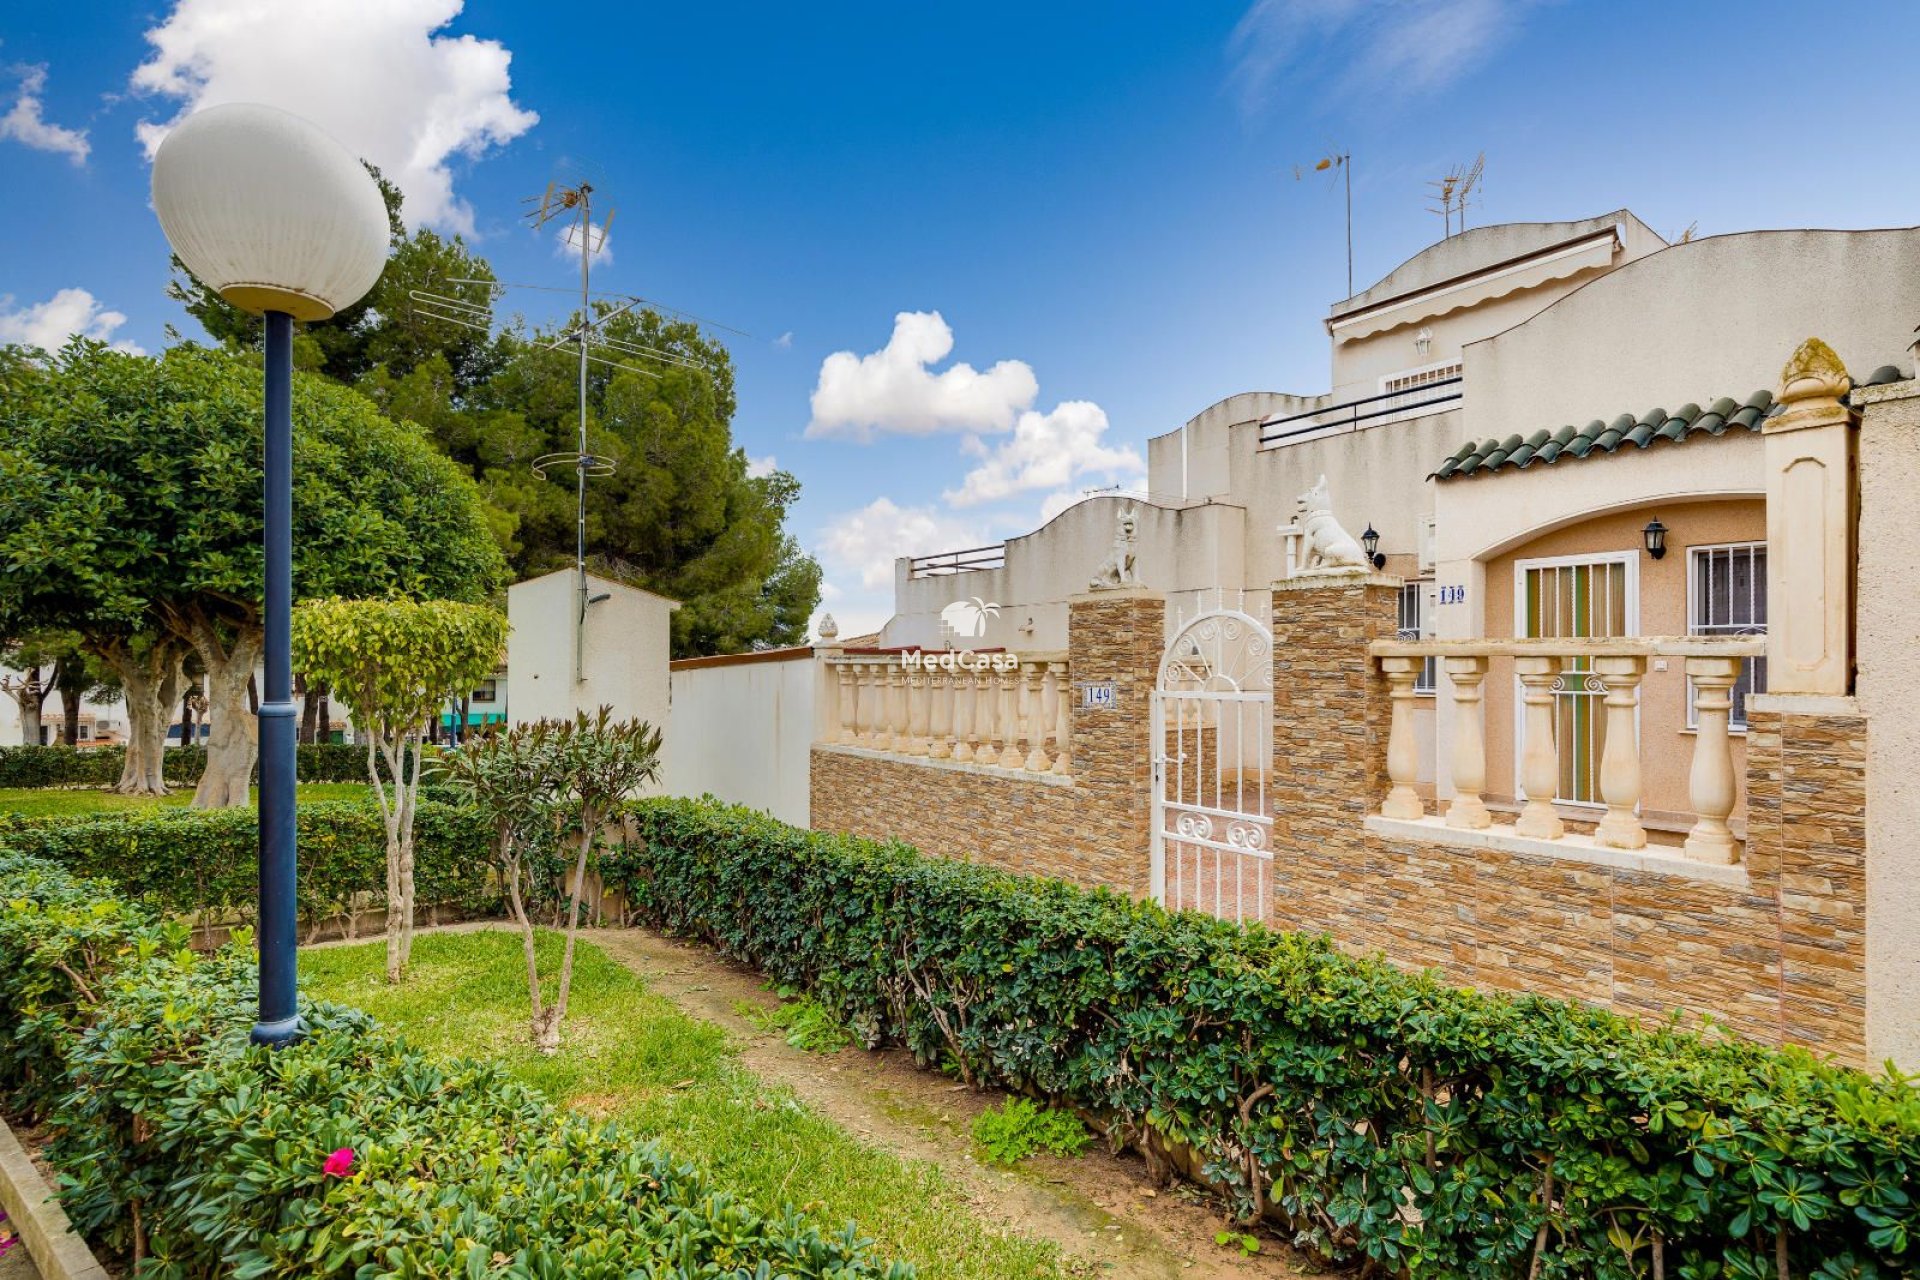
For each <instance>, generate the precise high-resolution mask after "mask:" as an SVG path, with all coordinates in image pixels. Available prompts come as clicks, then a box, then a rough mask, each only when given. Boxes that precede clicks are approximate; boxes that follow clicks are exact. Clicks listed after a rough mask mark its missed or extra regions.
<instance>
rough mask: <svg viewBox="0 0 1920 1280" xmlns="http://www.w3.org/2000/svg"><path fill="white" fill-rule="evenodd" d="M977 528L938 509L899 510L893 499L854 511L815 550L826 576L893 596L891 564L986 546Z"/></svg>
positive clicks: (829, 529) (836, 522) (825, 532)
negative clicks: (935, 553) (899, 558)
mask: <svg viewBox="0 0 1920 1280" xmlns="http://www.w3.org/2000/svg"><path fill="white" fill-rule="evenodd" d="M988 541H990V539H989V538H988V537H987V535H986V532H985V530H984V528H983V526H982V525H981V524H980V522H978V521H976V520H973V519H971V518H969V517H965V516H956V515H953V514H951V513H950V512H945V511H941V510H939V509H938V508H935V507H931V506H926V507H902V506H900V505H898V504H897V503H895V502H894V501H893V499H891V498H875V499H874V500H873V501H872V502H869V503H868V504H867V505H866V506H864V507H861V508H860V509H859V510H858V511H849V512H847V513H845V514H844V515H840V516H836V517H835V518H834V519H832V520H830V521H828V522H827V526H826V528H824V529H822V530H821V531H820V542H819V546H818V548H817V550H818V551H819V553H820V558H821V564H822V567H823V568H825V569H826V571H827V576H828V577H829V578H832V579H835V580H836V581H838V582H840V583H842V589H843V590H844V589H845V586H844V583H845V582H847V581H852V582H857V583H858V584H859V585H860V586H861V587H863V588H865V589H867V590H869V591H874V590H880V589H885V590H886V591H887V592H888V594H889V596H891V594H892V591H893V562H894V559H895V558H896V557H898V556H923V555H929V554H931V553H933V552H936V551H957V550H959V549H960V548H962V547H977V546H980V545H981V544H982V543H985V542H988Z"/></svg>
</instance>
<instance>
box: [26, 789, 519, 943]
mask: <svg viewBox="0 0 1920 1280" xmlns="http://www.w3.org/2000/svg"><path fill="white" fill-rule="evenodd" d="M296 821H297V824H298V825H297V829H298V832H299V847H300V881H299V891H300V913H301V917H302V919H304V920H306V921H307V922H309V923H313V922H317V921H319V920H322V919H326V918H329V917H333V916H338V915H340V914H341V913H343V912H344V911H346V910H347V908H348V904H349V903H350V902H351V901H352V900H353V896H354V895H355V894H371V895H373V898H372V900H373V901H376V902H377V901H383V900H384V898H385V893H386V885H387V871H386V867H387V862H386V827H385V825H384V824H383V823H382V821H381V818H380V813H379V811H378V810H377V809H376V808H375V807H374V804H373V801H372V799H371V798H369V799H366V800H322V801H316V802H311V803H307V804H302V805H301V806H299V808H298V810H297V812H296ZM416 829H417V833H418V834H417V836H416V840H417V859H418V865H417V867H416V869H415V876H416V878H417V880H418V883H419V886H420V897H421V900H422V901H424V902H431V903H436V904H440V905H443V906H448V907H451V908H453V909H455V910H459V911H463V912H481V911H492V910H494V909H496V908H497V907H498V905H499V900H500V897H499V891H498V889H497V888H496V887H495V885H494V883H493V878H492V875H491V872H490V870H489V867H488V859H487V832H486V831H485V829H484V828H483V827H482V826H481V823H480V821H479V819H478V818H477V817H476V816H475V815H474V814H473V812H472V811H471V810H469V809H466V808H462V807H458V806H454V805H449V804H444V803H440V802H437V801H430V800H422V801H421V804H420V811H419V815H418V818H417V820H416ZM259 838H260V837H259V819H258V817H257V816H256V815H255V813H254V811H253V810H251V809H172V808H164V807H155V808H151V809H133V810H124V811H119V812H111V813H100V814H89V815H86V816H82V817H72V816H60V817H46V818H20V817H13V816H0V839H4V840H5V842H6V844H7V845H8V846H10V847H11V848H13V849H14V850H15V851H17V852H20V853H25V854H32V855H34V856H37V857H42V858H47V859H50V860H51V861H54V862H57V863H59V864H61V865H62V866H64V867H66V868H68V869H69V870H71V871H74V872H76V873H78V874H81V875H88V876H100V877H104V878H106V879H108V880H111V881H112V882H113V883H114V884H115V885H117V886H118V887H119V890H120V892H122V893H124V894H125V895H126V896H128V897H130V898H134V899H137V900H138V901H140V902H141V903H143V904H145V905H147V906H149V907H151V908H153V909H155V910H156V911H160V912H163V913H166V914H169V915H180V916H185V915H192V914H196V913H201V912H205V913H209V914H210V915H212V916H214V917H217V918H224V917H228V916H230V915H238V916H239V917H240V918H241V919H247V918H250V916H251V913H252V911H253V908H254V903H255V901H256V899H257V897H258V895H259V883H260V870H259V867H260V864H259Z"/></svg>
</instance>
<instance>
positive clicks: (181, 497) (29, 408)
mask: <svg viewBox="0 0 1920 1280" xmlns="http://www.w3.org/2000/svg"><path fill="white" fill-rule="evenodd" d="M261 397H262V390H261V374H260V370H259V369H258V368H257V367H256V364H255V362H254V361H253V360H251V359H249V358H248V357H246V356H242V355H235V354H229V353H222V352H214V351H208V350H205V349H203V348H198V347H192V346H182V347H176V348H174V349H173V350H171V351H168V352H167V353H166V354H165V355H163V356H160V357H158V358H148V357H143V356H133V355H127V354H125V353H122V352H116V351H110V350H108V349H107V348H106V347H105V346H103V345H102V344H100V343H97V342H89V341H86V340H83V339H76V340H75V341H74V342H72V343H70V344H69V345H68V346H67V347H66V348H65V349H63V350H62V351H61V352H60V354H59V355H58V356H57V357H55V358H54V360H53V361H52V363H51V366H50V368H49V369H48V370H47V372H46V376H45V377H44V378H43V379H41V381H40V384H39V387H38V390H37V391H36V392H34V393H32V394H28V395H24V396H18V397H11V398H9V399H8V400H7V401H6V403H4V404H0V635H6V634H20V633H21V632H22V631H25V630H29V629H51V628H64V629H69V630H73V631H77V632H79V633H80V634H81V635H82V636H83V638H85V639H86V641H87V643H88V644H89V646H90V648H91V649H92V651H94V652H97V653H99V654H100V656H101V657H103V658H105V659H107V660H109V661H113V660H114V655H115V654H116V653H117V652H119V651H120V649H124V650H125V651H127V652H128V653H130V654H133V655H139V654H141V653H143V652H144V653H146V654H148V655H149V656H150V655H151V652H152V651H151V649H144V650H143V648H142V646H151V645H168V646H173V647H174V648H175V649H176V650H177V649H178V646H180V645H181V644H182V642H184V643H185V644H189V645H191V646H192V648H193V650H194V652H195V653H196V654H197V656H198V658H199V660H200V662H201V664H202V665H203V666H204V668H205V671H206V683H207V703H208V710H209V716H208V721H209V727H210V730H211V733H210V736H209V738H208V742H207V766H206V769H205V771H204V772H203V773H202V775H201V778H200V785H199V788H198V790H197V791H196V793H195V797H194V804H195V805H196V806H197V807H201V808H211V807H220V806H223V805H234V804H245V803H246V802H247V798H248V790H247V788H248V782H249V779H250V777H251V774H252V770H253V762H254V755H255V741H254V723H253V717H252V716H251V714H250V712H249V708H248V703H247V681H248V678H249V677H250V676H251V675H252V673H253V670H254V668H255V665H256V663H257V661H258V658H259V656H260V650H261V642H262V636H261V630H260V610H261V591H262V575H263V570H262V551H261V546H260V529H261V522H262V491H263V488H264V484H263V480H262V474H261V454H262V430H263V427H262V415H261V410H260V406H261ZM293 420H294V477H295V479H294V502H293V506H294V510H293V525H294V527H293V546H294V582H295V586H296V589H297V590H298V591H299V592H300V593H301V594H302V595H303V596H308V597H314V596H326V595H339V594H345V593H352V594H354V595H360V596H370V595H385V596H394V597H428V598H449V599H460V600H483V599H486V598H488V596H490V595H491V594H492V592H493V591H495V590H496V589H497V587H498V585H499V583H500V580H501V577H502V573H503V565H502V562H501V558H500V553H499V549H498V547H497V545H496V543H495V541H494V539H493V536H492V534H491V533H490V532H489V529H488V526H487V522H486V518H485V515H484V513H483V509H482V503H481V500H480V496H479V493H478V491H477V490H476V489H475V487H474V486H473V484H472V483H471V481H469V480H468V479H467V478H466V477H464V476H463V475H461V474H460V473H459V470H458V468H456V467H455V466H453V465H452V464H451V463H449V462H448V461H447V460H446V459H445V458H444V457H442V456H440V455H439V454H438V453H437V452H436V451H435V450H434V449H433V447H432V446H431V445H430V444H428V443H427V441H426V440H425V439H424V438H423V437H422V435H421V434H420V432H419V431H418V429H417V428H414V427H411V426H408V425H404V424H398V423H394V422H392V421H390V420H388V419H387V418H385V417H383V416H382V415H381V414H380V413H379V412H378V410H376V409H375V408H374V406H373V405H372V404H371V403H370V402H369V401H368V400H367V399H366V398H365V397H363V396H360V395H357V394H355V393H354V392H352V391H350V390H348V389H346V388H344V387H341V386H339V385H338V384H336V383H332V382H329V381H327V380H326V379H324V378H320V377H316V376H313V375H307V374H299V375H296V376H295V378H294V387H293ZM167 669H168V670H171V669H173V668H172V667H168V668H167ZM115 670H116V673H117V674H118V675H119V677H120V679H121V681H122V683H123V685H124V686H125V688H126V690H127V696H128V707H129V713H130V715H145V714H148V712H146V711H142V710H140V708H142V707H151V706H160V707H168V706H169V703H167V702H161V701H159V698H158V693H159V692H160V691H156V690H151V689H149V688H148V686H149V685H150V684H151V683H152V682H153V679H154V677H153V674H152V670H151V669H150V668H149V667H147V666H146V664H143V663H134V662H129V663H123V664H121V665H117V666H116V667H115ZM176 696H177V694H176ZM164 725H165V721H164V720H163V721H161V726H162V727H161V733H163V734H164V732H165V728H164Z"/></svg>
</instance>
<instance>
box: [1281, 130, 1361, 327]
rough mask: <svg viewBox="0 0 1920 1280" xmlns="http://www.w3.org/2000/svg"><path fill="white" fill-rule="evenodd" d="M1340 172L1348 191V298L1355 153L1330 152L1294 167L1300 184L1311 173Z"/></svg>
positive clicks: (1350, 275) (1351, 275)
mask: <svg viewBox="0 0 1920 1280" xmlns="http://www.w3.org/2000/svg"><path fill="white" fill-rule="evenodd" d="M1336 169H1337V170H1339V172H1340V176H1341V178H1342V179H1343V180H1344V182H1345V185H1346V189H1347V296H1348V297H1349V298H1351V297H1352V296H1353V153H1352V152H1350V151H1339V150H1330V151H1328V152H1327V154H1326V155H1324V156H1322V157H1320V159H1318V160H1316V161H1314V162H1313V163H1312V164H1311V165H1309V166H1306V167H1304V168H1303V167H1302V166H1300V165H1295V166H1293V180H1294V181H1295V182H1300V181H1302V180H1304V179H1305V178H1306V176H1307V174H1309V173H1332V172H1334V171H1335V170H1336Z"/></svg>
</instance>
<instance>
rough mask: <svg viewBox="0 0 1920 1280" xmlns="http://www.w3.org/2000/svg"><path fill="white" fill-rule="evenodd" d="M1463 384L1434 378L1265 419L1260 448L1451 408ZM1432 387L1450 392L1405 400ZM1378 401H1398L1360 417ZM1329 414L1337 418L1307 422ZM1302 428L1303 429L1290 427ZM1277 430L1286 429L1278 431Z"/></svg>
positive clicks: (1455, 378)
mask: <svg viewBox="0 0 1920 1280" xmlns="http://www.w3.org/2000/svg"><path fill="white" fill-rule="evenodd" d="M1462 381H1464V377H1463V375H1461V374H1455V375H1454V376H1453V377H1451V378H1435V379H1434V380H1433V381H1432V382H1423V383H1421V384H1420V385H1419V386H1417V387H1408V388H1406V389H1404V390H1401V391H1383V392H1381V393H1380V394H1379V395H1377V396H1362V397H1361V398H1360V399H1358V400H1349V401H1347V402H1346V403H1344V404H1330V405H1327V406H1325V407H1324V408H1319V409H1309V410H1307V411H1306V412H1305V413H1295V414H1290V415H1289V416H1287V417H1284V418H1269V419H1267V420H1266V421H1265V422H1262V423H1261V424H1260V443H1261V445H1262V446H1263V447H1264V446H1266V445H1270V444H1278V443H1279V442H1281V441H1283V440H1289V439H1292V438H1293V437H1295V436H1304V435H1312V434H1313V433H1315V432H1319V431H1333V430H1338V429H1340V428H1343V427H1344V428H1346V429H1347V430H1349V431H1357V430H1359V429H1360V424H1361V423H1363V422H1366V421H1368V420H1370V419H1373V418H1385V417H1389V416H1392V415H1394V414H1404V413H1406V412H1407V411H1408V410H1410V409H1429V408H1432V407H1433V406H1435V405H1442V404H1452V403H1453V402H1454V401H1456V400H1458V399H1459V398H1460V391H1459V389H1458V388H1459V384H1460V383H1461V382H1462ZM1435 387H1453V388H1455V389H1454V390H1452V391H1449V392H1446V393H1445V394H1442V395H1437V396H1431V397H1428V398H1427V399H1424V400H1408V399H1407V398H1406V397H1408V396H1416V395H1422V394H1424V393H1426V392H1428V391H1431V390H1433V389H1434V388H1435ZM1382 400H1398V401H1399V402H1400V403H1398V404H1390V405H1387V406H1385V407H1383V408H1379V409H1369V410H1367V411H1366V412H1365V413H1361V412H1360V411H1359V410H1360V406H1362V405H1371V404H1379V403H1380V402H1381V401H1382ZM1329 414H1333V415H1339V416H1336V417H1334V418H1332V419H1331V420H1329V421H1310V419H1326V418H1327V417H1328V415H1329ZM1294 424H1304V425H1294ZM1278 428H1286V429H1285V430H1279V429H1278Z"/></svg>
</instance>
